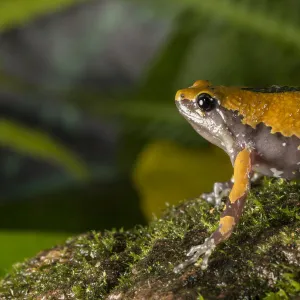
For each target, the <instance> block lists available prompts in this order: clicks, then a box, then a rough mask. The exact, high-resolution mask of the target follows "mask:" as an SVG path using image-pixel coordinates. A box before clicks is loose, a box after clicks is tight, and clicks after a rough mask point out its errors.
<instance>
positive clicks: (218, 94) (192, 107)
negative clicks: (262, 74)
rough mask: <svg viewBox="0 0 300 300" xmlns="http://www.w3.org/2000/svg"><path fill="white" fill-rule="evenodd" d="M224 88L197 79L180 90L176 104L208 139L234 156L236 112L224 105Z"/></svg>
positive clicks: (176, 97)
mask: <svg viewBox="0 0 300 300" xmlns="http://www.w3.org/2000/svg"><path fill="white" fill-rule="evenodd" d="M224 96H225V95H224V90H222V88H221V89H220V88H217V87H213V86H211V84H210V82H209V81H206V80H198V81H196V82H195V83H194V84H193V85H192V86H191V87H189V88H186V89H182V90H179V91H178V92H177V93H176V96H175V103H176V105H177V107H178V110H179V112H180V113H181V114H182V115H183V116H184V117H185V118H186V119H187V121H188V122H189V123H190V124H191V125H192V126H193V128H194V129H195V130H196V131H197V132H198V133H199V134H200V135H201V136H202V137H204V138H205V139H206V140H208V141H209V142H211V143H213V144H215V145H216V146H218V147H220V148H222V149H223V150H224V151H226V152H227V153H228V155H229V156H230V157H231V159H233V156H234V152H236V151H235V135H234V134H233V132H232V130H231V129H232V127H233V126H234V125H235V124H234V123H235V122H239V123H240V120H236V116H234V112H232V111H228V110H227V109H225V108H224V107H223V106H222V104H221V98H222V97H224Z"/></svg>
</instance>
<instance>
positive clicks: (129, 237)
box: [0, 180, 300, 299]
mask: <svg viewBox="0 0 300 300" xmlns="http://www.w3.org/2000/svg"><path fill="white" fill-rule="evenodd" d="M299 197H300V185H299V184H296V183H289V182H285V181H283V180H265V181H264V182H263V185H262V186H260V187H257V188H254V189H252V192H251V194H250V196H249V197H248V200H247V207H246V209H245V212H244V214H243V217H242V219H241V221H240V223H239V225H238V226H237V228H236V230H235V232H234V233H233V234H232V236H231V237H230V239H229V240H228V241H226V242H225V243H223V244H221V245H219V246H218V247H217V248H216V250H215V251H214V253H213V254H212V256H211V258H210V260H209V265H208V268H207V269H206V270H201V269H200V268H199V267H196V266H190V267H188V268H187V269H185V270H184V272H182V273H181V274H174V272H173V268H174V266H176V265H177V264H178V263H180V262H181V261H183V260H185V253H186V251H188V249H189V248H190V247H191V246H193V245H197V244H200V243H202V242H203V241H204V239H205V238H206V237H207V236H208V235H209V234H210V233H211V232H213V231H214V230H215V229H216V227H217V226H218V220H219V215H220V211H218V210H216V209H213V208H212V207H210V206H209V205H208V204H207V203H205V202H204V201H202V200H200V199H193V200H189V201H185V202H183V203H181V204H180V205H178V206H177V207H169V208H168V209H167V210H166V212H165V214H164V216H163V217H162V218H161V219H157V220H154V221H153V222H152V223H151V224H150V225H149V226H147V227H141V226H137V227H136V228H134V229H133V230H130V231H123V230H113V231H106V232H104V233H97V232H91V233H87V234H83V235H80V236H77V237H73V238H71V239H69V240H68V241H67V242H66V243H65V244H64V245H61V246H58V247H55V248H52V249H50V250H47V251H44V252H41V253H39V254H38V255H37V256H36V257H34V258H32V259H30V260H27V261H25V262H24V263H21V264H18V265H15V266H14V270H13V272H11V273H10V274H8V275H7V276H6V277H5V278H4V279H3V280H2V282H1V284H0V299H43V297H45V298H44V299H60V298H63V297H65V298H64V299H104V298H106V297H107V298H108V299H134V298H135V299H142V298H143V297H144V298H146V299H148V298H151V297H158V298H159V299H166V298H168V299H169V297H170V299H173V298H174V297H176V299H203V298H204V299H216V298H226V299H235V298H239V297H241V298H242V297H244V298H245V299H246V298H247V297H248V298H249V297H252V298H254V297H259V298H260V299H289V298H293V297H295V299H296V297H299V296H300V214H299V213H300V201H299ZM201 297H202V298H201ZM276 297H277V298H276ZM278 297H279V298H278ZM280 297H281V298H280ZM282 297H283V298H282ZM284 297H287V298H284Z"/></svg>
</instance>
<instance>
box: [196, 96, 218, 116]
mask: <svg viewBox="0 0 300 300" xmlns="http://www.w3.org/2000/svg"><path fill="white" fill-rule="evenodd" d="M196 101H197V104H198V106H199V107H200V108H201V110H202V111H206V112H208V111H211V110H212V109H214V108H215V106H216V101H215V99H214V98H213V97H212V96H211V95H209V94H206V93H203V94H199V95H198V96H197V98H196Z"/></svg>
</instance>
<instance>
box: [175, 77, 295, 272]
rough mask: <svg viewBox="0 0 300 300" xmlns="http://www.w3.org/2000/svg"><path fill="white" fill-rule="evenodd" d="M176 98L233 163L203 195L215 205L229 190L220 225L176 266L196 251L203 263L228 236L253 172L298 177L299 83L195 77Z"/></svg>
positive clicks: (196, 126)
mask: <svg viewBox="0 0 300 300" xmlns="http://www.w3.org/2000/svg"><path fill="white" fill-rule="evenodd" d="M175 103H176V105H177V107H178V110H179V112H180V113H181V114H182V115H183V116H184V117H185V118H186V119H187V121H188V122H189V123H190V124H191V125H192V127H193V128H194V129H195V130H196V131H197V132H198V133H199V134H200V135H201V136H203V137H204V138H205V139H207V140H208V141H210V142H211V143H213V144H215V145H216V146H218V147H220V148H222V149H223V150H224V151H225V152H226V153H227V154H228V155H229V157H230V160H231V162H232V165H233V166H234V175H233V179H232V181H229V182H227V183H223V184H222V183H216V184H215V186H214V192H213V193H210V194H204V195H203V198H205V199H206V200H207V201H209V202H214V203H215V204H217V205H218V204H220V199H221V197H222V196H224V191H225V193H227V194H229V197H228V200H227V203H226V206H225V209H224V211H223V212H222V214H221V218H220V223H219V224H220V225H219V228H218V229H217V230H216V231H215V232H214V233H213V234H212V235H211V236H210V237H208V238H207V239H206V240H205V242H204V243H203V244H202V245H198V246H195V247H192V248H191V249H190V251H189V252H188V253H187V256H189V257H190V258H189V259H188V260H186V261H185V262H183V263H181V264H180V265H178V266H177V267H176V268H175V269H174V271H175V272H180V271H181V270H182V269H184V268H185V267H186V266H187V265H190V264H192V263H195V262H197V260H198V259H199V257H200V255H204V257H203V260H202V265H201V266H202V268H203V269H204V268H206V267H207V262H208V258H209V256H210V254H211V252H212V251H213V249H214V248H215V247H216V245H218V244H219V243H221V242H222V241H224V240H226V239H227V238H229V236H230V235H231V233H232V231H233V229H234V227H235V225H236V224H237V223H238V221H239V219H240V217H241V215H242V212H243V208H244V205H245V201H246V196H247V193H248V191H249V189H250V184H251V180H252V179H253V178H254V177H257V174H259V175H266V176H272V177H281V178H286V179H295V178H300V88H294V87H278V86H271V87H269V88H262V89H254V88H239V87H226V86H212V85H211V84H210V83H209V82H208V81H205V80H198V81H196V82H195V83H194V85H193V86H191V87H189V88H187V89H182V90H179V91H178V92H177V94H176V96H175ZM222 191H223V194H222Z"/></svg>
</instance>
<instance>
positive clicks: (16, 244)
mask: <svg viewBox="0 0 300 300" xmlns="http://www.w3.org/2000/svg"><path fill="white" fill-rule="evenodd" d="M69 235H70V234H64V233H45V232H44V233H43V232H39V233H37V232H16V231H1V232H0V240H1V250H0V276H3V275H4V274H6V273H7V272H8V271H9V270H10V268H11V265H12V264H14V263H16V262H20V261H22V260H24V259H25V258H28V257H31V256H33V255H36V254H37V253H38V252H39V251H41V250H44V249H47V248H50V247H53V246H55V245H57V244H58V243H62V242H63V241H64V240H65V239H66V238H67V237H68V236H69Z"/></svg>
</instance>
